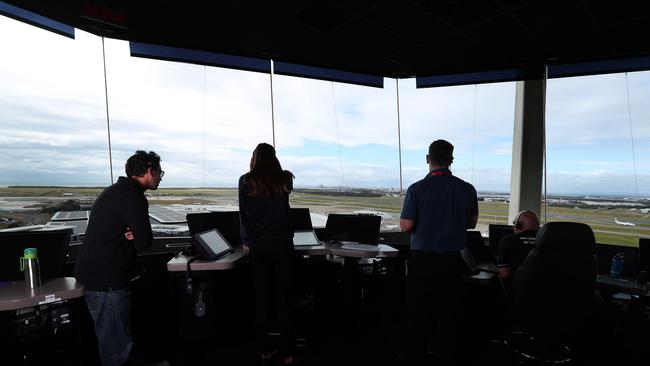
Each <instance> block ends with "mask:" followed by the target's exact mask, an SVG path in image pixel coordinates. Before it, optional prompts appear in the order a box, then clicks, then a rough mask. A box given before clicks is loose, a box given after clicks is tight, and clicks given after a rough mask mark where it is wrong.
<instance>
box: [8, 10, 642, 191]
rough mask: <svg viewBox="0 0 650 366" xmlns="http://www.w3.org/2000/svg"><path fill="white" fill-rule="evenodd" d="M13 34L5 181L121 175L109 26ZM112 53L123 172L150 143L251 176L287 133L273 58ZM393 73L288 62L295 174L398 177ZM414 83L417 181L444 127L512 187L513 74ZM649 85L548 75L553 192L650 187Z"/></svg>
mask: <svg viewBox="0 0 650 366" xmlns="http://www.w3.org/2000/svg"><path fill="white" fill-rule="evenodd" d="M0 49H2V57H0V172H1V173H0V185H14V184H20V185H98V186H103V185H108V184H110V181H111V178H110V169H109V154H108V133H107V120H106V114H107V112H106V102H105V95H104V75H103V63H102V42H101V39H100V38H98V37H96V36H94V35H91V34H88V33H85V32H83V31H79V30H76V39H74V40H72V39H68V38H65V37H62V36H59V35H56V34H53V33H50V32H47V31H44V30H41V29H39V28H35V27H32V26H29V25H26V24H22V23H20V22H17V21H14V20H12V19H9V18H5V17H2V16H0ZM106 66H107V75H108V77H107V86H108V114H109V117H110V119H109V120H110V132H111V146H112V159H113V173H114V175H115V177H117V176H118V175H121V174H123V164H124V161H125V160H126V158H127V157H128V156H129V155H130V154H132V153H133V152H134V151H135V150H136V149H146V150H154V151H156V152H158V153H159V154H160V155H161V156H162V159H163V169H164V170H165V171H166V175H165V178H164V179H163V183H162V187H165V186H167V187H180V186H183V187H187V186H191V187H200V186H236V184H237V178H238V177H239V176H240V175H241V174H243V173H244V172H246V170H247V168H248V163H249V159H250V154H251V152H252V150H253V149H254V147H255V145H256V144H257V143H259V142H262V141H264V142H269V143H271V142H272V140H273V127H272V123H271V98H270V83H269V75H267V74H261V73H253V72H244V71H236V70H229V69H220V68H215V67H203V66H197V65H188V64H182V63H173V62H163V61H156V60H149V59H142V58H132V57H130V56H129V48H128V43H126V42H123V41H116V40H110V39H107V40H106ZM626 81H627V85H626ZM384 84H385V86H384V88H383V89H377V88H369V87H362V86H355V85H347V84H341V83H331V82H325V81H319V80H309V79H301V78H294V77H286V76H277V75H276V76H274V80H273V89H274V103H275V139H276V148H277V150H278V156H279V158H280V160H281V162H282V164H283V166H284V167H285V168H286V169H289V170H291V171H292V172H293V173H294V174H295V175H296V181H295V184H296V186H298V187H300V186H302V187H318V186H350V187H368V188H375V187H381V188H395V189H399V187H400V181H399V149H398V144H399V141H398V124H397V100H396V99H397V98H396V82H395V80H394V79H385V81H384ZM628 89H629V95H630V97H629V99H628ZM399 95H400V113H401V115H400V122H401V130H400V132H401V146H402V175H403V182H404V188H406V187H407V186H408V185H409V184H411V183H413V182H414V181H416V180H418V179H420V178H421V177H422V176H424V174H425V173H426V171H427V166H426V162H425V155H426V150H427V147H428V144H429V143H430V142H431V141H432V140H434V139H438V138H444V139H448V140H449V141H450V142H452V143H453V144H454V145H455V146H456V150H455V160H454V164H453V165H452V171H454V173H455V174H457V175H459V176H461V177H462V178H463V179H466V180H468V181H470V182H472V183H473V184H474V185H475V186H476V187H477V189H478V190H479V191H499V192H508V191H509V189H510V170H511V154H512V130H513V119H514V98H515V84H514V83H498V84H482V85H477V86H476V85H468V86H458V87H447V88H430V89H416V88H415V81H414V80H412V79H407V80H400V81H399ZM648 100H650V72H635V73H629V74H628V75H627V77H626V75H625V74H612V75H602V76H593V77H580V78H567V79H553V80H549V81H548V86H547V102H546V106H547V114H546V118H547V142H548V145H547V169H548V173H547V187H548V191H549V193H574V194H595V193H614V194H625V195H630V196H634V195H636V194H637V193H636V192H637V191H638V193H639V195H641V196H648V195H650V178H649V177H650V174H649V173H648V172H650V103H648V102H647V101H648ZM630 128H631V129H630ZM635 168H636V169H635Z"/></svg>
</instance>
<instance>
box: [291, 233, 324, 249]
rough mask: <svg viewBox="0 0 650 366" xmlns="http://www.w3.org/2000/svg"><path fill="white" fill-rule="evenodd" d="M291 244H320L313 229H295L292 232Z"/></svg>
mask: <svg viewBox="0 0 650 366" xmlns="http://www.w3.org/2000/svg"><path fill="white" fill-rule="evenodd" d="M293 245H294V246H300V245H312V246H313V245H320V243H319V242H318V238H316V234H315V233H314V231H313V230H304V231H302V230H296V231H294V232H293Z"/></svg>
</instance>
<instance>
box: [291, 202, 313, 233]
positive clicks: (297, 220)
mask: <svg viewBox="0 0 650 366" xmlns="http://www.w3.org/2000/svg"><path fill="white" fill-rule="evenodd" d="M290 215H291V218H290V220H291V227H292V228H293V230H311V229H312V226H311V215H310V214H309V209H308V208H293V207H292V208H291V211H290Z"/></svg>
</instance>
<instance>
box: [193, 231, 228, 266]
mask: <svg viewBox="0 0 650 366" xmlns="http://www.w3.org/2000/svg"><path fill="white" fill-rule="evenodd" d="M192 246H193V247H194V248H195V249H196V251H197V252H198V253H199V255H200V256H201V259H202V260H215V259H219V258H220V257H223V256H225V255H226V254H229V253H232V251H233V249H232V246H231V245H230V244H229V243H228V241H227V240H226V239H224V237H223V235H221V233H220V232H219V230H217V229H212V230H208V231H204V232H202V233H198V234H195V235H194V240H192Z"/></svg>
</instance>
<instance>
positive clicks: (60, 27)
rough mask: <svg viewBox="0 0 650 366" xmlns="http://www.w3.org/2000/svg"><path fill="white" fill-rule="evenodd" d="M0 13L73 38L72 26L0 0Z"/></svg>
mask: <svg viewBox="0 0 650 366" xmlns="http://www.w3.org/2000/svg"><path fill="white" fill-rule="evenodd" d="M0 14H3V15H6V16H8V17H10V18H13V19H16V20H18V21H21V22H24V23H27V24H31V25H33V26H36V27H39V28H42V29H45V30H48V31H50V32H54V33H57V34H60V35H62V36H66V37H68V38H72V39H74V27H71V26H69V25H66V24H63V23H59V22H57V21H56V20H52V19H50V18H46V17H44V16H41V15H38V14H36V13H32V12H31V11H27V10H24V9H21V8H19V7H16V6H13V5H9V4H7V3H4V2H2V1H0Z"/></svg>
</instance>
